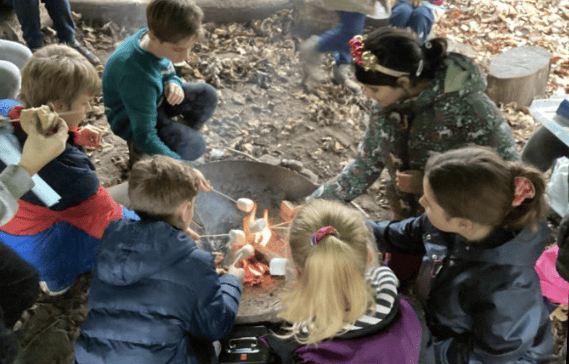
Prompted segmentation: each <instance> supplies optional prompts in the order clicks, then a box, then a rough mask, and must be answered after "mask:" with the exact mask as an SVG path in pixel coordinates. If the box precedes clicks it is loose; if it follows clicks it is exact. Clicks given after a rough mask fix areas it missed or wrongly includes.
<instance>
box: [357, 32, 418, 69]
mask: <svg viewBox="0 0 569 364" xmlns="http://www.w3.org/2000/svg"><path fill="white" fill-rule="evenodd" d="M364 40H365V38H364V36H362V35H356V36H355V37H353V38H352V39H351V40H350V42H349V45H350V48H351V49H352V52H351V55H352V57H353V58H354V59H355V61H356V64H357V65H358V66H360V67H362V68H363V69H364V70H365V71H375V72H381V73H384V74H386V75H389V76H393V77H401V76H409V74H410V73H409V72H401V71H396V70H392V69H391V68H387V67H384V66H382V65H380V64H379V62H378V61H377V57H376V56H375V54H373V53H371V52H370V51H365V52H364V51H363V48H364V43H363V42H364ZM421 68H422V67H421Z"/></svg>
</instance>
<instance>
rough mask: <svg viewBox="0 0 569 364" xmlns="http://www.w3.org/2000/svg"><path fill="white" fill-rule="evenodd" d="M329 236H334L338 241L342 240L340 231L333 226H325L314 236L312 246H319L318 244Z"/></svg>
mask: <svg viewBox="0 0 569 364" xmlns="http://www.w3.org/2000/svg"><path fill="white" fill-rule="evenodd" d="M328 235H334V236H335V237H337V238H338V239H339V238H340V233H339V232H338V230H336V229H335V228H334V227H333V226H325V227H323V228H321V229H320V230H318V231H317V232H316V234H314V235H312V238H311V239H310V245H311V246H316V245H318V243H319V242H320V241H321V240H322V239H324V238H325V237H327V236H328Z"/></svg>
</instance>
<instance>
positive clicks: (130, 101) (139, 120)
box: [120, 74, 181, 159]
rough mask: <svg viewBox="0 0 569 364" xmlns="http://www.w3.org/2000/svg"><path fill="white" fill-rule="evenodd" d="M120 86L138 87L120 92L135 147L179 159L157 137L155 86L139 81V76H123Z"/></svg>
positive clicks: (145, 80) (156, 95)
mask: <svg viewBox="0 0 569 364" xmlns="http://www.w3.org/2000/svg"><path fill="white" fill-rule="evenodd" d="M121 84H122V85H138V87H129V88H128V89H127V88H123V89H121V90H120V94H121V99H122V101H123V103H124V107H125V110H126V113H127V115H128V118H129V121H130V125H131V128H132V133H133V137H134V142H135V143H136V145H138V146H139V147H140V148H141V149H142V150H143V151H144V152H145V153H148V154H165V155H167V156H170V157H172V158H175V159H181V157H180V156H179V155H178V153H175V152H174V151H172V150H171V149H170V148H168V146H167V145H166V144H164V142H163V141H162V140H160V138H159V137H158V131H157V130H156V121H157V119H158V110H157V108H156V100H157V99H158V94H157V92H156V91H155V86H154V85H152V84H150V81H149V80H147V79H144V78H143V79H140V74H136V75H135V74H131V75H128V74H127V75H125V76H124V78H123V80H122V81H121Z"/></svg>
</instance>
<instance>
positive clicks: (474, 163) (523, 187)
mask: <svg viewBox="0 0 569 364" xmlns="http://www.w3.org/2000/svg"><path fill="white" fill-rule="evenodd" d="M423 191H424V194H423V196H422V197H421V199H420V200H419V202H420V203H421V205H422V206H423V207H424V208H425V212H426V213H425V214H424V215H422V216H420V217H415V218H410V219H407V220H403V221H400V222H394V221H383V222H371V225H372V227H373V229H374V234H375V237H376V240H377V244H378V246H379V249H380V250H381V251H386V252H390V251H396V252H401V253H408V254H415V255H422V256H423V265H422V266H421V269H420V271H419V278H418V284H417V290H416V292H417V294H418V295H419V297H420V299H421V301H422V302H423V305H424V308H425V311H426V316H427V322H428V324H429V328H430V329H431V333H432V334H433V336H434V342H433V345H434V349H435V354H436V363H444V364H447V363H452V364H466V363H484V364H506V363H508V364H513V363H528V364H529V363H542V362H546V361H547V360H548V359H547V358H548V357H550V356H551V355H552V353H553V341H552V336H551V323H550V320H549V314H548V311H547V308H546V306H545V304H544V302H543V299H542V296H541V289H540V283H539V277H538V276H537V273H536V272H535V270H534V265H535V262H536V260H537V259H538V257H539V256H540V254H541V253H542V252H543V250H544V248H545V244H546V243H547V241H548V237H549V230H548V228H547V224H546V222H545V221H543V214H544V212H545V211H546V204H545V198H544V191H545V181H544V178H543V176H542V175H541V173H540V172H538V171H537V170H534V169H532V168H530V167H528V166H525V165H523V164H521V163H519V162H505V161H504V160H502V159H501V158H500V157H499V156H498V155H497V154H496V153H494V152H492V151H491V150H489V149H486V148H483V147H467V148H464V149H457V150H451V151H448V152H444V153H441V154H438V155H436V156H433V157H431V158H430V159H429V161H428V162H427V165H426V167H425V178H424V180H423Z"/></svg>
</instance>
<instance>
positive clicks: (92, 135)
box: [74, 125, 103, 148]
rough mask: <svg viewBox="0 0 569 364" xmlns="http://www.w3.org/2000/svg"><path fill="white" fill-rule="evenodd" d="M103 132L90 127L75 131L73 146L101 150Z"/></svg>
mask: <svg viewBox="0 0 569 364" xmlns="http://www.w3.org/2000/svg"><path fill="white" fill-rule="evenodd" d="M102 139H103V131H102V130H101V129H99V128H96V127H94V126H91V125H87V126H84V127H82V128H77V129H76V130H75V140H74V142H75V144H77V145H82V146H85V147H88V148H102V147H103V145H101V141H102Z"/></svg>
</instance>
